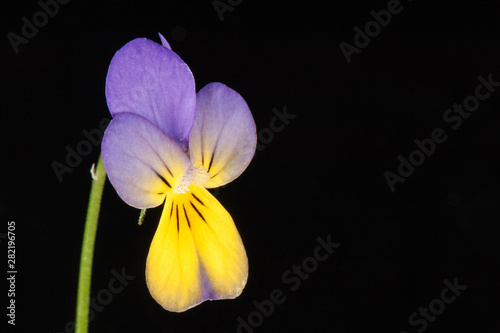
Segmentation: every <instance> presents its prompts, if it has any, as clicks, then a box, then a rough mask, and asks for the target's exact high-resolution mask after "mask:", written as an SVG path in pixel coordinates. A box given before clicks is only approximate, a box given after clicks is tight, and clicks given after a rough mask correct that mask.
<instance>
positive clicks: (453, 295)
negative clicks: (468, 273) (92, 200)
mask: <svg viewBox="0 0 500 333" xmlns="http://www.w3.org/2000/svg"><path fill="white" fill-rule="evenodd" d="M443 283H444V285H445V286H446V287H444V288H443V289H442V290H441V294H440V297H438V298H435V299H433V300H432V301H430V302H429V305H428V306H427V307H422V306H421V307H419V308H418V312H417V311H415V312H413V313H412V314H411V315H410V316H409V317H408V323H409V324H410V326H412V327H413V328H415V330H416V331H417V332H418V333H422V332H424V331H425V330H426V329H427V327H428V326H429V323H433V322H435V321H436V319H437V316H439V315H440V314H442V313H443V312H444V310H445V309H446V305H450V304H451V303H453V302H455V300H456V299H457V297H458V296H460V295H461V294H462V291H464V290H465V289H467V286H466V285H463V284H459V283H458V278H457V277H455V278H454V279H453V283H451V282H450V281H449V280H448V279H445V280H444V281H443ZM429 312H430V313H429ZM400 333H409V332H408V331H401V332H400Z"/></svg>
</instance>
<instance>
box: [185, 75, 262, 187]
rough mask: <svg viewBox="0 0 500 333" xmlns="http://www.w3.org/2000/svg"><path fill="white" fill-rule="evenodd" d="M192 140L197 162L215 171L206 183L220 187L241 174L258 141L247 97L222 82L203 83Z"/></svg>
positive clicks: (197, 102)
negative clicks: (204, 84)
mask: <svg viewBox="0 0 500 333" xmlns="http://www.w3.org/2000/svg"><path fill="white" fill-rule="evenodd" d="M189 140H190V143H189V150H190V158H191V161H192V162H193V165H198V166H202V167H205V168H206V169H207V172H208V173H209V174H210V175H211V177H210V180H209V181H208V182H207V183H205V184H204V186H205V187H207V188H213V187H218V186H221V185H224V184H227V183H229V182H230V181H232V180H233V179H235V178H236V177H238V176H239V175H240V174H241V173H242V172H243V171H244V170H245V169H246V167H247V166H248V164H249V163H250V161H251V160H252V157H253V155H254V153H255V147H256V145H257V133H256V129H255V122H254V120H253V117H252V113H251V112H250V109H249V108H248V105H247V103H246V102H245V100H244V99H243V97H241V96H240V94H238V93H237V92H236V91H234V90H233V89H231V88H229V87H227V86H225V85H224V84H222V83H218V82H213V83H210V84H208V85H206V86H205V87H203V89H201V90H200V91H199V92H198V94H197V96H196V116H195V120H194V124H193V128H192V130H191V134H190V136H189Z"/></svg>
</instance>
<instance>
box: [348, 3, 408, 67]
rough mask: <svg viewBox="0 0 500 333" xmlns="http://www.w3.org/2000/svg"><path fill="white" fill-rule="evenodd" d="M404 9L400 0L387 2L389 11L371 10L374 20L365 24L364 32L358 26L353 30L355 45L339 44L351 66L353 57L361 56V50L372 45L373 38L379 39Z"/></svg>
mask: <svg viewBox="0 0 500 333" xmlns="http://www.w3.org/2000/svg"><path fill="white" fill-rule="evenodd" d="M408 1H412V0H408ZM403 9H404V7H403V5H402V4H401V2H400V1H399V0H389V1H388V2H387V9H382V10H379V11H378V12H376V11H374V10H371V11H370V15H371V16H372V17H373V20H372V21H368V22H367V23H366V24H365V27H364V29H363V30H364V31H363V30H361V29H360V28H359V27H358V26H355V27H354V29H353V30H354V32H355V34H354V38H353V42H354V45H351V44H348V43H346V42H341V43H340V44H339V47H340V50H341V51H342V54H343V55H344V57H345V60H346V61H347V63H348V64H350V63H351V61H352V59H351V57H352V55H353V54H360V53H361V50H362V49H364V48H365V47H367V46H368V45H369V44H370V42H371V38H375V37H377V36H378V35H379V34H380V33H381V32H382V28H386V27H387V26H388V25H389V23H391V20H392V17H393V16H394V15H397V14H400V13H401V12H402V11H403Z"/></svg>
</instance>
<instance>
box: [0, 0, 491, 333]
mask: <svg viewBox="0 0 500 333" xmlns="http://www.w3.org/2000/svg"><path fill="white" fill-rule="evenodd" d="M235 2H238V1H235ZM387 3H388V2H387V1H334V2H328V3H327V2H326V1H325V2H318V1H315V2H305V1H297V2H289V1H271V2H264V1H241V3H240V4H238V5H236V6H234V9H233V10H232V11H227V12H225V13H224V14H223V15H224V20H223V21H221V20H220V18H219V16H218V14H217V12H216V10H215V9H214V6H213V4H212V1H203V2H202V1H149V2H148V1H75V0H74V1H70V2H69V3H68V4H65V5H60V6H59V12H58V13H57V14H56V15H55V16H54V17H52V18H50V19H49V21H48V24H46V25H45V26H43V27H41V28H39V31H38V33H37V34H36V36H34V37H33V38H30V39H29V41H28V43H27V44H23V45H20V46H19V52H18V53H17V54H15V52H14V50H13V48H12V46H11V44H10V42H9V40H8V38H7V34H8V33H9V32H13V33H16V34H21V27H22V25H23V22H22V21H21V18H22V17H23V16H26V17H27V18H28V19H29V20H30V21H31V20H32V16H33V14H35V13H36V12H37V11H39V10H40V6H39V5H38V4H37V3H36V2H35V1H24V2H23V1H19V2H15V4H12V3H10V4H9V5H8V7H7V4H4V5H3V9H2V14H1V15H2V19H1V22H2V23H1V24H2V27H3V29H2V32H3V37H2V43H1V47H2V61H1V70H2V74H1V77H2V89H1V92H2V98H1V101H2V111H1V115H2V118H1V119H2V120H1V124H2V128H1V140H2V141H1V145H0V152H1V156H2V158H1V162H0V163H1V164H0V167H1V169H0V180H1V183H0V186H1V191H0V214H1V227H0V233H6V232H7V222H8V221H12V220H13V221H15V222H16V251H17V252H16V265H17V270H18V274H17V280H16V327H15V328H13V327H11V326H10V325H7V324H6V321H7V317H6V316H5V314H2V318H3V319H2V325H4V324H5V325H6V326H8V328H9V331H19V332H64V330H65V325H66V323H67V322H70V321H72V320H74V311H75V302H76V287H77V276H78V265H79V255H80V246H81V238H82V234H83V227H84V220H85V214H86V208H87V203H88V194H89V190H90V182H91V179H90V174H89V169H90V167H91V165H92V163H94V162H95V161H96V160H97V158H98V156H99V153H100V147H95V148H94V149H93V151H92V153H91V154H90V155H89V156H87V157H84V158H83V160H82V162H81V163H80V164H79V165H78V166H77V167H75V168H73V171H72V172H71V173H65V174H64V175H63V181H62V182H59V181H58V178H57V176H56V174H55V173H54V170H53V168H52V163H53V162H54V161H58V162H60V163H65V162H64V161H65V157H66V149H65V147H66V146H70V147H72V148H74V149H75V148H76V147H77V145H78V143H79V142H81V141H82V140H85V137H84V135H83V134H82V130H84V129H86V130H89V131H90V130H92V129H96V128H98V126H99V121H100V120H101V119H103V118H106V117H109V113H108V110H107V106H106V100H105V96H104V84H105V77H106V72H107V68H108V65H109V63H110V60H111V58H112V57H113V55H114V53H115V52H116V51H117V50H118V49H119V48H121V47H122V46H123V45H124V44H126V43H127V42H128V41H130V40H132V39H134V38H137V37H146V38H149V39H152V40H154V41H156V42H160V41H159V38H158V35H157V33H158V32H161V33H162V34H163V35H164V36H165V37H166V38H167V40H168V41H169V42H170V45H171V46H172V49H173V50H174V51H175V52H176V53H178V54H179V56H180V57H181V58H182V59H183V60H184V61H185V62H186V63H187V64H188V65H189V66H190V68H191V70H192V72H193V74H194V77H195V80H196V85H197V89H200V88H201V87H203V86H204V85H205V84H207V83H209V82H212V81H219V82H223V83H225V84H226V85H228V86H230V87H232V88H233V89H235V90H236V91H238V92H239V93H240V94H241V95H242V96H243V97H244V98H245V99H246V101H247V103H248V104H249V106H250V109H251V110H252V113H253V116H254V118H255V122H256V124H257V128H258V129H259V130H261V129H264V128H268V127H269V126H270V122H271V119H272V118H273V117H274V113H273V111H272V110H273V109H274V108H275V109H277V110H280V111H281V110H283V108H284V107H286V109H287V112H288V113H291V114H294V115H296V117H295V118H294V119H292V120H290V123H289V124H287V125H286V126H285V128H284V129H283V130H282V131H281V132H277V133H274V137H273V138H272V140H268V141H270V142H268V143H267V144H265V148H264V149H263V150H261V151H257V153H256V155H255V158H254V160H253V161H252V163H251V164H250V166H249V167H248V169H247V170H246V171H245V172H244V173H243V174H242V175H241V176H240V177H239V178H238V179H237V180H235V181H234V182H233V183H231V184H229V185H228V186H227V187H224V188H223V189H221V190H220V191H219V193H218V195H217V198H218V200H219V201H220V202H221V203H222V204H223V205H224V207H225V208H226V209H227V210H228V211H229V212H230V213H231V215H232V217H233V219H234V220H235V223H236V225H237V227H238V230H239V232H240V234H241V236H242V238H243V241H244V244H245V247H246V250H247V254H248V258H249V265H250V274H249V280H248V284H247V286H246V288H245V289H244V291H243V293H242V295H241V296H240V297H238V298H237V299H235V300H226V301H218V302H205V303H203V304H201V305H199V306H197V307H195V308H193V309H191V310H188V311H187V312H185V313H180V314H177V313H170V312H167V311H165V310H163V309H162V308H161V306H159V305H158V304H157V303H156V302H155V301H154V300H153V298H152V297H151V296H150V294H149V292H148V289H147V286H146V283H145V277H144V269H145V261H146V256H147V253H148V249H149V245H150V242H151V239H152V237H153V234H154V232H155V228H156V226H157V223H158V220H159V217H160V214H161V208H156V209H152V210H150V212H149V213H148V215H147V217H146V221H145V223H144V225H142V226H138V225H137V223H136V222H137V217H138V213H139V212H138V211H137V210H135V209H133V208H131V207H129V206H127V205H126V204H125V203H124V202H122V201H121V200H120V198H119V197H118V196H117V194H116V192H115V191H114V189H113V188H112V186H111V185H110V184H109V183H107V184H106V186H105V190H104V196H103V201H102V212H101V218H100V222H99V228H98V233H97V239H96V247H95V258H94V268H93V269H94V270H93V280H92V281H93V284H92V292H91V295H92V297H96V295H97V294H98V292H99V291H100V290H102V289H105V288H107V285H108V282H109V281H110V279H111V278H112V277H113V275H112V273H111V271H112V270H117V271H121V270H122V269H123V268H124V269H125V271H126V273H127V274H128V275H132V276H135V279H134V280H132V281H130V283H129V285H128V286H126V287H125V288H124V290H123V291H122V292H121V293H118V294H116V295H114V296H113V298H112V301H111V302H110V303H109V304H107V305H105V306H104V307H103V309H102V311H101V312H99V313H97V314H96V316H95V319H94V320H93V321H92V322H91V323H90V330H89V331H90V332H201V331H205V332H206V331H208V332H212V331H213V332H236V331H237V327H238V321H237V318H238V317H241V318H244V319H245V321H248V320H247V318H248V316H249V315H251V314H252V312H254V311H256V308H255V305H254V304H253V302H254V301H263V300H268V299H269V295H270V293H271V291H272V290H274V289H279V290H281V291H283V293H284V296H285V297H286V300H285V302H284V303H283V304H279V305H276V307H275V309H274V312H273V313H272V314H271V315H270V316H269V317H266V318H264V319H263V322H262V323H258V324H255V322H254V324H255V326H257V327H254V328H253V330H254V331H255V332H277V331H280V332H285V331H289V332H306V331H307V332H315V331H316V332H395V333H399V332H402V331H407V332H417V329H418V328H422V329H423V328H424V327H423V326H421V325H418V326H411V325H410V324H409V322H408V318H409V316H410V315H411V314H412V313H413V312H414V311H418V309H419V307H428V306H429V303H430V302H431V301H432V300H434V299H436V298H440V295H441V291H442V290H443V289H444V288H445V285H444V284H443V281H444V280H445V279H448V280H450V281H453V279H454V278H455V277H456V278H457V279H458V282H459V283H460V284H463V285H467V286H468V288H467V289H466V290H464V291H463V292H462V294H461V295H460V296H459V297H457V298H456V300H455V301H454V302H453V303H451V304H447V305H446V307H445V310H444V312H443V313H442V314H440V315H438V316H437V318H436V319H435V320H434V322H430V323H428V326H427V327H426V328H425V331H426V332H429V333H430V332H484V333H490V332H499V331H500V324H499V321H498V315H499V310H500V305H499V303H500V285H499V281H500V274H499V269H498V268H499V264H500V260H499V255H500V225H499V223H500V218H499V217H500V207H499V199H500V190H499V185H500V177H499V176H498V172H499V166H500V164H499V158H498V154H499V149H498V148H499V139H500V135H499V130H498V127H499V121H500V117H499V106H500V88H497V91H495V92H494V93H492V94H491V96H490V97H489V98H488V99H486V100H485V101H482V102H481V103H480V106H479V108H478V110H477V111H475V112H474V113H473V114H472V115H471V116H470V117H469V118H468V119H464V120H463V123H462V125H461V126H460V128H458V129H457V130H453V129H451V127H450V124H447V123H445V122H444V121H443V118H442V116H443V113H444V112H445V111H446V110H447V109H448V108H450V107H452V106H453V104H454V103H462V101H463V100H464V98H465V97H467V96H470V95H473V94H474V91H475V88H476V86H477V85H478V84H479V81H478V79H477V78H478V76H479V75H481V76H483V77H485V78H486V77H487V76H488V75H489V74H491V75H492V77H493V80H494V81H500V64H499V59H500V57H499V55H500V38H499V33H500V29H499V28H500V25H499V20H498V17H499V11H498V10H496V9H495V8H493V5H492V4H491V3H494V2H486V1H484V2H482V1H461V2H453V1H441V2H439V4H436V2H432V1H418V0H415V1H408V0H402V1H401V5H402V6H403V10H402V12H401V13H399V14H397V15H393V16H392V19H391V22H390V23H389V25H388V26H387V27H385V28H382V29H381V31H380V33H379V34H378V35H376V36H374V37H373V38H372V39H371V41H370V43H369V45H367V46H366V47H365V48H363V49H362V50H361V52H360V53H359V54H353V55H352V61H351V63H350V64H348V63H347V61H346V58H345V57H344V55H343V54H342V51H341V49H340V47H339V44H340V43H341V42H346V43H349V44H353V39H354V35H355V32H354V30H353V28H354V27H356V26H358V27H360V28H361V29H364V26H365V24H366V23H367V22H369V21H371V20H373V17H372V16H371V15H370V11H371V10H375V11H379V10H382V9H385V8H386V7H387ZM435 128H442V129H443V130H444V131H445V134H446V135H447V140H446V141H445V142H444V143H441V144H438V145H437V147H436V149H435V152H434V153H433V154H432V155H431V156H429V157H427V158H426V160H425V162H424V163H423V164H422V165H421V166H419V167H417V168H416V170H415V171H414V172H413V174H412V175H411V176H409V177H408V178H407V180H406V181H405V182H404V183H398V184H396V186H395V187H396V191H395V192H394V193H392V192H391V190H390V188H389V186H388V184H387V182H386V180H385V179H384V172H385V171H387V170H388V171H391V172H394V173H397V168H398V164H399V161H398V159H397V158H398V156H399V155H402V156H404V157H406V158H408V155H409V154H410V153H411V152H412V151H414V150H415V149H416V146H415V143H414V142H413V141H414V140H415V139H419V140H422V139H426V138H429V137H430V135H431V132H432V130H433V129H435ZM260 143H261V144H262V137H261V142H260ZM328 235H331V239H332V241H333V242H336V243H340V244H341V246H340V247H339V248H338V249H336V250H335V253H334V254H332V255H331V256H330V257H329V258H328V260H326V261H324V262H320V263H318V266H317V269H315V270H314V271H313V272H311V273H310V274H309V276H308V278H307V279H303V280H301V284H300V286H299V288H297V289H296V290H295V291H292V290H291V288H290V287H291V286H292V284H290V283H286V282H285V281H284V280H283V278H282V275H283V274H284V273H285V272H286V271H287V270H289V269H290V268H291V267H292V265H299V264H301V263H302V261H303V260H304V259H305V258H307V257H310V256H312V255H313V254H314V249H315V247H316V246H317V244H318V243H317V240H316V239H317V238H318V237H321V238H323V239H326V238H327V236H328ZM1 241H2V242H1V248H2V252H3V253H5V255H3V258H5V259H2V262H6V260H7V259H6V257H7V254H6V252H7V250H6V244H7V243H6V240H5V238H2V239H1ZM1 267H2V270H4V272H5V271H6V268H5V265H3V266H1ZM4 275H6V273H5V274H4ZM2 276H3V275H2ZM2 280H4V279H2ZM2 287H3V290H2V291H1V293H2V294H3V295H4V297H3V300H5V301H7V300H8V299H7V297H6V293H7V285H6V284H5V280H4V284H3V285H2ZM2 304H4V306H2V308H3V309H4V310H3V311H5V312H6V310H5V306H6V305H5V304H6V303H2ZM254 318H257V317H254ZM253 320H254V321H255V320H256V319H253ZM242 332H245V330H243V331H242Z"/></svg>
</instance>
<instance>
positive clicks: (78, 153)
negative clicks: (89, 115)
mask: <svg viewBox="0 0 500 333" xmlns="http://www.w3.org/2000/svg"><path fill="white" fill-rule="evenodd" d="M110 121H111V119H109V118H103V119H101V121H100V122H99V128H98V129H92V130H90V131H87V130H86V129H84V130H82V135H83V136H84V137H85V139H83V140H81V141H80V142H78V143H77V144H76V148H72V147H71V146H69V145H67V146H66V147H65V149H66V158H65V160H64V161H65V162H66V163H65V164H64V163H61V162H58V161H53V162H52V164H51V166H52V170H54V173H55V175H56V177H57V180H59V182H60V183H61V182H62V181H63V175H64V174H65V173H71V172H73V169H74V168H76V167H78V166H79V165H80V164H81V163H82V161H83V158H84V157H86V156H89V155H90V154H91V153H92V151H93V150H94V148H95V147H97V146H99V145H100V144H101V141H102V137H103V135H104V130H105V129H106V127H108V124H109V122H110Z"/></svg>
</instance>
